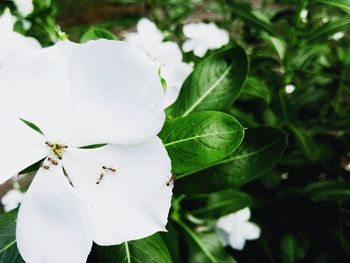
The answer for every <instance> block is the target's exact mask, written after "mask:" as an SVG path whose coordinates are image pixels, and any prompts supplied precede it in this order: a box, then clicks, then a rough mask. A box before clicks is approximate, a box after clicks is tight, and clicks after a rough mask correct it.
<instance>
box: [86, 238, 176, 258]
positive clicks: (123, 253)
mask: <svg viewBox="0 0 350 263" xmlns="http://www.w3.org/2000/svg"><path fill="white" fill-rule="evenodd" d="M90 260H92V261H91V262H108V263H136V262H140V263H142V262H147V263H148V262H149V263H158V262H162V263H163V262H164V263H172V262H173V261H172V259H171V256H170V253H169V250H168V248H167V247H166V245H165V243H164V241H163V239H162V238H161V236H160V234H159V233H157V234H154V235H153V236H150V237H147V238H143V239H139V240H135V241H129V242H125V243H123V244H121V245H119V246H108V247H105V246H103V247H100V246H98V247H96V249H95V250H94V254H93V255H92V258H91V259H90ZM88 262H89V261H88Z"/></svg>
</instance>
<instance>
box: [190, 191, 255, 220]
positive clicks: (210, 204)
mask: <svg viewBox="0 0 350 263" xmlns="http://www.w3.org/2000/svg"><path fill="white" fill-rule="evenodd" d="M193 201H195V202H197V203H198V205H196V206H195V207H194V209H191V211H190V213H191V215H193V216H195V217H197V218H201V219H217V218H219V217H221V216H224V215H227V214H230V213H233V212H235V211H238V210H240V209H243V208H245V207H247V206H251V204H252V199H251V197H250V196H249V195H247V194H246V193H243V192H240V191H238V190H234V189H229V190H225V191H221V192H216V193H212V194H209V195H203V196H198V197H195V198H193V199H190V202H193ZM191 206H192V207H193V206H194V205H193V203H191Z"/></svg>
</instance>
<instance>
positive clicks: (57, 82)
mask: <svg viewBox="0 0 350 263" xmlns="http://www.w3.org/2000/svg"><path fill="white" fill-rule="evenodd" d="M75 46H76V45H75V44H73V43H71V42H68V41H65V42H59V43H57V44H56V45H54V46H52V47H49V48H44V49H39V50H35V51H32V52H29V53H26V54H25V55H22V56H19V57H16V59H14V61H13V62H11V63H6V67H4V68H3V69H2V70H1V71H0V85H1V90H0V98H1V97H3V96H2V95H3V93H5V94H6V96H8V97H9V98H10V101H12V102H13V103H12V104H13V105H16V106H17V107H18V109H17V110H16V112H19V117H20V118H22V119H25V120H27V121H30V122H32V123H34V124H36V125H37V126H38V127H39V128H40V129H41V130H42V131H43V132H44V134H45V136H46V137H48V139H49V140H52V139H53V140H57V139H63V135H62V134H63V133H64V131H65V129H66V128H67V125H66V123H67V120H68V119H69V117H70V116H71V114H70V113H71V108H72V102H71V100H72V98H71V91H70V87H69V83H68V72H67V70H68V68H67V60H68V57H69V55H70V53H71V51H72V49H73V48H74V47H75ZM19 72H20V73H19Z"/></svg>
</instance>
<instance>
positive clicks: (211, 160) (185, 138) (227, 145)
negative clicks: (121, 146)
mask: <svg viewBox="0 0 350 263" xmlns="http://www.w3.org/2000/svg"><path fill="white" fill-rule="evenodd" d="M243 136H244V130H243V128H242V126H241V125H240V124H239V122H238V121H237V120H236V119H235V118H233V117H231V116H230V115H228V114H225V113H221V112H214V111H212V112H198V113H195V114H192V115H189V116H186V117H180V118H175V119H169V120H167V121H166V122H165V125H164V127H163V130H162V131H161V133H160V134H159V137H160V138H161V139H162V141H163V143H164V146H165V147H166V149H167V151H168V154H169V156H170V158H171V161H172V172H173V173H174V174H179V173H188V172H194V171H199V170H202V169H205V168H207V167H210V166H211V165H213V164H215V163H217V162H218V161H220V160H222V159H224V158H225V157H227V156H228V155H230V154H231V153H232V152H233V151H234V150H235V149H236V148H237V147H238V146H239V145H240V144H241V142H242V139H243Z"/></svg>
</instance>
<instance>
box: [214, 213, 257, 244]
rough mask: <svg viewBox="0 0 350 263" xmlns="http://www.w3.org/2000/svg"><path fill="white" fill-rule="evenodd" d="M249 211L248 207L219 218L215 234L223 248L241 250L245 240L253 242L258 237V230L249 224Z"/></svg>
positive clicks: (252, 224)
mask: <svg viewBox="0 0 350 263" xmlns="http://www.w3.org/2000/svg"><path fill="white" fill-rule="evenodd" d="M249 219H250V209H249V208H248V207H246V208H244V209H242V210H239V211H237V212H235V213H232V214H229V215H226V216H223V217H221V218H220V219H219V220H218V222H217V224H216V229H217V234H218V236H219V239H220V241H221V243H222V244H223V245H224V246H227V245H230V246H231V247H232V248H234V249H237V250H242V249H243V248H244V245H245V242H246V240H253V239H257V238H259V237H260V228H259V227H258V226H257V225H256V224H254V223H251V222H248V221H249Z"/></svg>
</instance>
